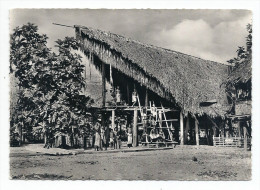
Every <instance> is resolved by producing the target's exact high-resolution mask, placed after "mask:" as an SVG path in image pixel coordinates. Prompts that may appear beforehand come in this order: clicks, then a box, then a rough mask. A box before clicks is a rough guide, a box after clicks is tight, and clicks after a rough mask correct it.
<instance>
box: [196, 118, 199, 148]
mask: <svg viewBox="0 0 260 190" xmlns="http://www.w3.org/2000/svg"><path fill="white" fill-rule="evenodd" d="M195 136H196V145H200V139H199V122H198V120H197V119H196V118H195Z"/></svg>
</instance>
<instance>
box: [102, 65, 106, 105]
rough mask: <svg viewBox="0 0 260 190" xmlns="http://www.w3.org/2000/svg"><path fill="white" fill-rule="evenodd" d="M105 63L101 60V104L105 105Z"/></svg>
mask: <svg viewBox="0 0 260 190" xmlns="http://www.w3.org/2000/svg"><path fill="white" fill-rule="evenodd" d="M105 74H106V73H105V63H104V62H102V106H103V107H105V106H106V78H105Z"/></svg>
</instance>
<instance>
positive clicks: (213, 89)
mask: <svg viewBox="0 0 260 190" xmlns="http://www.w3.org/2000/svg"><path fill="white" fill-rule="evenodd" d="M74 27H75V32H76V38H77V40H78V41H79V42H80V46H81V47H80V48H81V50H82V51H83V52H84V54H85V55H86V56H87V57H88V59H89V60H90V61H91V62H92V63H93V64H94V65H96V66H97V67H98V68H99V69H100V71H101V73H102V79H103V85H102V93H103V104H102V110H103V111H106V112H108V111H110V112H111V114H110V115H109V116H110V117H112V125H114V122H115V120H114V117H115V114H117V113H119V112H120V111H121V112H123V113H124V112H125V113H126V112H128V113H129V114H130V120H131V118H132V120H131V122H132V125H133V133H134V134H133V135H134V138H133V139H134V146H137V144H138V141H140V139H139V138H138V131H140V130H144V126H145V125H143V124H141V126H139V123H138V122H139V121H140V120H141V123H145V119H142V118H144V112H146V113H147V112H149V113H150V112H152V105H153V104H154V107H155V108H156V110H157V112H156V113H158V118H159V119H158V120H159V126H160V127H161V128H162V129H163V128H165V130H168V132H169V136H173V137H174V139H172V140H174V141H177V142H179V143H180V144H181V145H183V144H197V145H198V144H203V143H205V144H212V140H211V138H212V136H213V135H215V136H216V135H217V132H218V123H221V122H222V121H223V118H224V117H225V114H226V111H227V110H228V109H229V105H228V100H227V96H226V93H225V88H224V87H223V86H221V84H222V83H223V81H225V80H226V78H227V77H228V66H227V65H224V64H221V63H218V62H213V61H209V60H204V59H200V58H198V57H194V56H191V55H187V54H184V53H180V52H177V51H173V50H169V49H164V48H160V47H156V46H153V45H148V44H144V43H141V42H139V41H136V40H132V39H129V38H126V37H123V36H120V35H117V34H113V33H110V32H104V31H101V30H98V29H93V28H90V27H85V26H74ZM105 81H108V82H110V84H111V85H112V86H113V89H112V91H113V92H114V93H115V98H116V99H118V98H119V99H120V100H119V102H123V104H118V105H109V104H108V102H106V98H105V97H106V93H108V91H107V89H105ZM119 92H120V93H119ZM135 93H136V94H137V95H138V96H137V98H138V103H136V104H134V105H133V102H134V99H135V96H133V94H135ZM117 94H120V96H117ZM156 115H157V114H156ZM146 119H147V118H146ZM147 120H149V118H148V119H147Z"/></svg>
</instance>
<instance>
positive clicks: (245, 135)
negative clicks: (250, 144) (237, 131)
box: [243, 126, 247, 150]
mask: <svg viewBox="0 0 260 190" xmlns="http://www.w3.org/2000/svg"><path fill="white" fill-rule="evenodd" d="M243 131H244V149H245V150H247V128H246V126H244V127H243Z"/></svg>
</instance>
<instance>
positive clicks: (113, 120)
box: [111, 110, 115, 130]
mask: <svg viewBox="0 0 260 190" xmlns="http://www.w3.org/2000/svg"><path fill="white" fill-rule="evenodd" d="M111 126H112V129H113V130H114V128H115V110H112V121H111Z"/></svg>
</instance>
